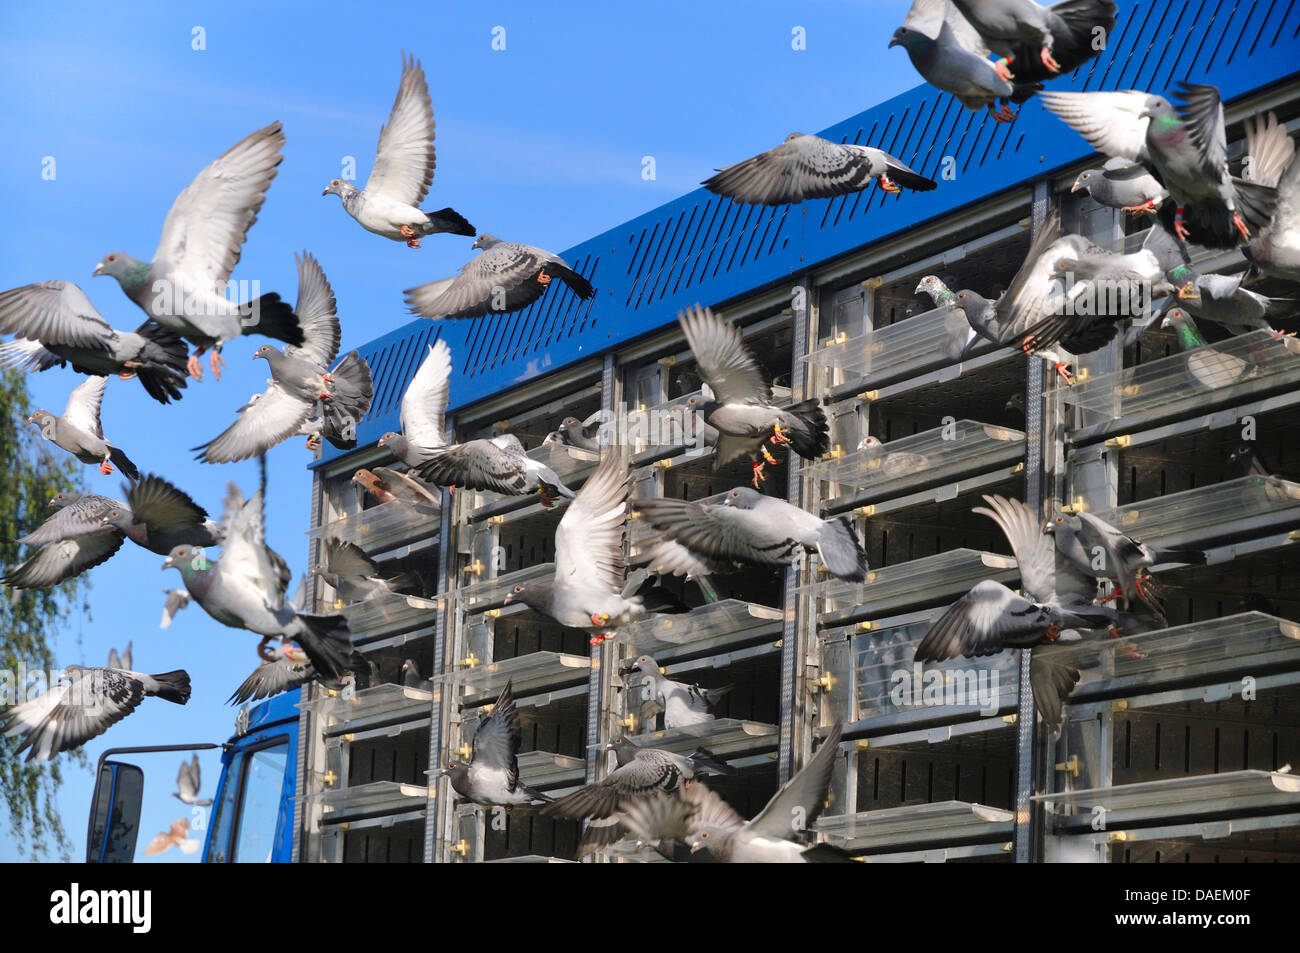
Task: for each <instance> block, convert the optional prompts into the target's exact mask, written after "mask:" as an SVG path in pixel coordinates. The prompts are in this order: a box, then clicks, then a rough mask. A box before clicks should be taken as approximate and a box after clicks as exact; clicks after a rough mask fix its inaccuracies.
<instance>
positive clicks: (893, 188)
mask: <svg viewBox="0 0 1300 953" xmlns="http://www.w3.org/2000/svg"><path fill="white" fill-rule="evenodd" d="M876 185H877V186H878V187H880V188H882V189H884V190H885V191H886V192H888V193H889V194H890V195H897V194H898V193H899V192H901V191H903V190H902V189H900V188H899V187H898V183H897V182H895V181H894V180H893V179H891V178H890V177H889V176H887V175H882V176H881V177H880V178H878V179H876Z"/></svg>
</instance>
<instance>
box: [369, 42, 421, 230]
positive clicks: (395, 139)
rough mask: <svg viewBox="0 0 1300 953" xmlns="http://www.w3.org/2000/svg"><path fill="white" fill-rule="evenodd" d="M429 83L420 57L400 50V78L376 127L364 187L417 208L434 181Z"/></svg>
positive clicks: (372, 193)
mask: <svg viewBox="0 0 1300 953" xmlns="http://www.w3.org/2000/svg"><path fill="white" fill-rule="evenodd" d="M434 129H435V123H434V121H433V102H432V100H430V98H429V84H428V83H427V82H426V81H425V78H424V70H423V69H422V68H421V66H420V61H419V60H417V59H415V58H414V57H411V58H410V59H407V56H406V54H405V53H403V54H402V82H401V85H399V86H398V87H397V98H396V99H395V100H393V109H392V112H390V113H389V114H388V122H386V123H384V128H383V129H381V130H380V131H379V145H378V147H377V148H376V149H375V165H374V168H372V169H371V170H370V178H369V179H367V180H366V188H365V191H366V193H367V194H370V195H382V196H383V197H384V198H387V199H391V200H392V201H394V202H400V203H402V204H403V205H411V206H415V207H416V208H418V207H419V205H420V203H421V202H423V201H424V197H425V195H427V194H428V192H429V186H430V185H431V184H432V183H433V170H434V166H435V164H436V161H437V153H436V150H435V148H434V144H433V137H434Z"/></svg>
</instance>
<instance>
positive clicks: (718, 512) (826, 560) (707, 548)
mask: <svg viewBox="0 0 1300 953" xmlns="http://www.w3.org/2000/svg"><path fill="white" fill-rule="evenodd" d="M633 506H634V508H635V509H636V511H637V512H638V513H640V514H641V516H642V518H644V519H645V520H646V521H647V522H649V523H650V525H652V526H654V527H655V529H658V530H660V531H661V535H660V536H658V537H656V538H655V539H654V540H653V541H652V543H651V545H650V565H651V566H652V567H653V568H655V569H658V570H660V571H663V572H672V573H674V574H677V575H689V576H704V575H709V574H711V573H715V572H727V571H731V570H734V569H738V568H740V567H743V566H789V565H793V564H794V562H795V560H796V559H797V558H798V555H799V552H800V551H801V550H802V551H814V550H815V551H816V552H817V554H818V555H819V556H821V560H822V565H823V566H825V567H826V570H827V572H830V573H831V574H833V575H834V576H836V577H838V578H840V579H844V580H846V581H848V582H862V581H863V580H864V579H866V578H867V554H866V552H864V551H863V549H862V544H861V543H859V542H858V538H857V534H856V533H855V532H854V530H853V524H852V522H851V521H850V520H849V518H848V517H847V516H840V517H836V518H834V519H829V520H822V519H820V518H818V517H816V516H814V515H813V514H811V513H809V512H807V511H806V510H802V509H800V508H799V507H797V506H795V505H793V504H791V503H787V502H785V500H779V499H777V498H776V497H773V496H764V495H763V494H762V493H759V492H758V491H757V490H753V489H750V488H749V487H736V488H735V489H733V490H731V491H730V492H728V493H727V495H726V496H725V497H724V498H723V500H722V502H721V503H691V502H688V501H686V500H677V499H672V498H670V497H663V498H657V497H652V498H647V499H638V500H636V501H635V503H634V504H633ZM665 541H666V542H668V543H670V544H676V545H675V546H672V545H670V546H666V547H665V546H659V545H658V544H659V543H661V542H665Z"/></svg>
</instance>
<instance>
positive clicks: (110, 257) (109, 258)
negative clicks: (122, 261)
mask: <svg viewBox="0 0 1300 953" xmlns="http://www.w3.org/2000/svg"><path fill="white" fill-rule="evenodd" d="M108 260H109V261H116V260H117V256H116V255H109V256H108Z"/></svg>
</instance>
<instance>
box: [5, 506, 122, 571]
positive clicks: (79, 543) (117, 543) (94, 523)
mask: <svg viewBox="0 0 1300 953" xmlns="http://www.w3.org/2000/svg"><path fill="white" fill-rule="evenodd" d="M49 505H50V506H51V507H55V508H56V509H57V512H55V513H54V514H53V515H52V516H50V517H48V518H47V519H46V520H45V521H44V522H43V523H41V525H40V526H39V527H37V528H36V529H35V530H33V531H32V532H30V533H28V534H27V535H26V536H22V537H19V539H18V540H17V542H19V543H22V544H23V545H27V546H36V547H38V549H37V550H36V552H35V553H31V554H29V555H28V556H27V559H26V560H24V561H23V562H22V563H21V564H20V565H18V566H14V567H12V568H10V569H8V570H7V571H6V572H5V574H4V577H3V579H0V582H3V583H4V585H6V586H10V587H12V588H14V589H44V588H46V587H49V586H55V585H58V584H59V583H61V582H63V581H64V580H65V579H71V578H73V577H74V576H78V575H80V574H81V573H83V572H85V571H86V570H87V569H92V568H94V567H95V566H98V565H99V564H100V563H103V562H106V561H107V560H108V559H109V558H110V557H112V555H113V554H114V553H116V552H117V551H118V550H119V549H121V548H122V544H123V542H124V539H123V536H122V534H121V533H120V532H118V531H117V530H115V529H113V528H112V527H106V526H105V525H104V522H103V520H104V517H105V515H107V514H108V513H109V512H110V511H111V510H112V509H113V508H114V507H116V506H122V505H123V504H122V503H121V502H120V501H118V500H114V499H111V498H109V497H107V496H99V495H98V494H95V493H74V492H64V493H59V494H56V495H55V496H54V498H53V499H51V500H50V503H49Z"/></svg>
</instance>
